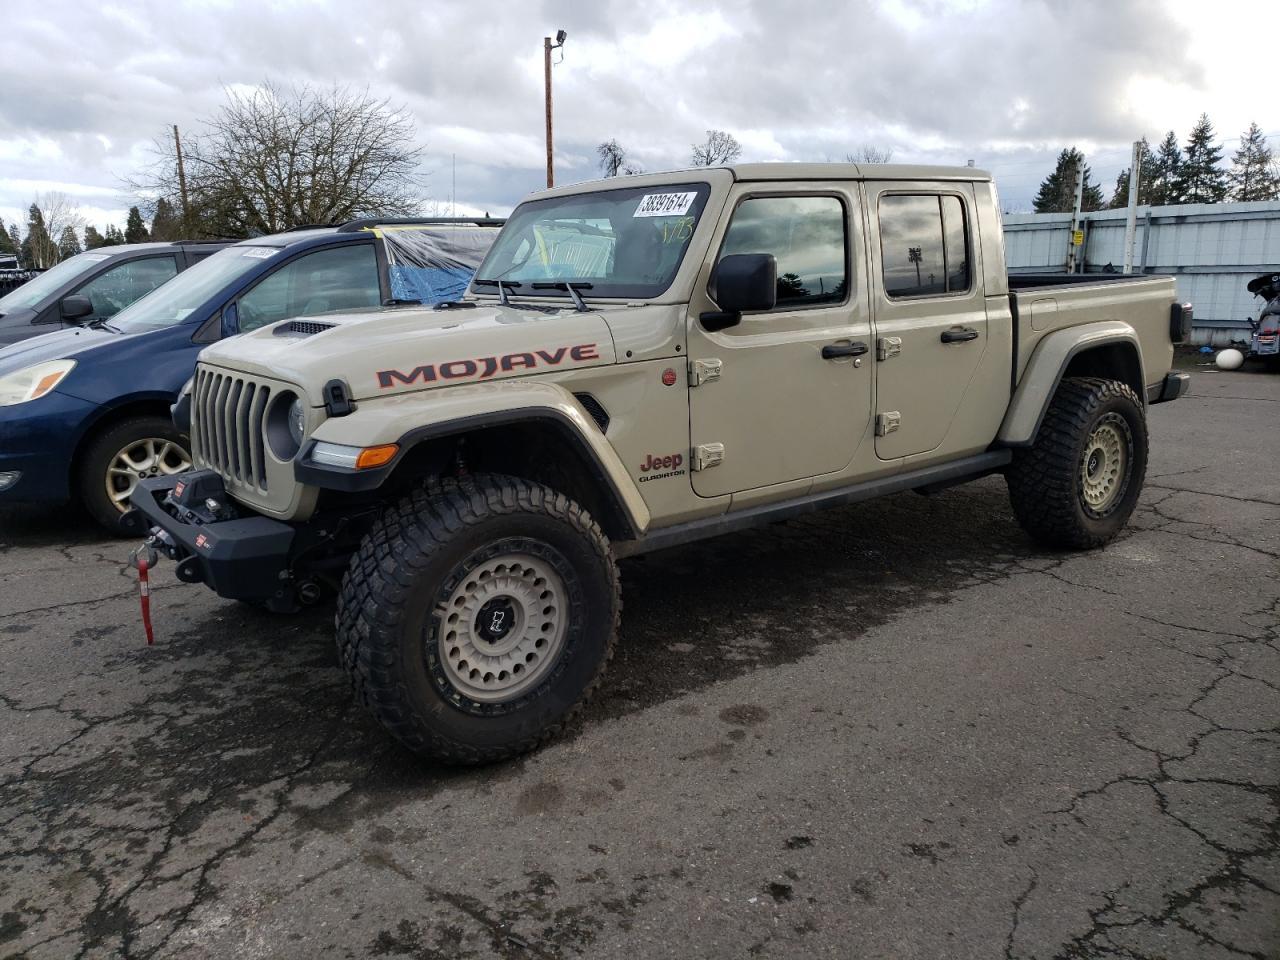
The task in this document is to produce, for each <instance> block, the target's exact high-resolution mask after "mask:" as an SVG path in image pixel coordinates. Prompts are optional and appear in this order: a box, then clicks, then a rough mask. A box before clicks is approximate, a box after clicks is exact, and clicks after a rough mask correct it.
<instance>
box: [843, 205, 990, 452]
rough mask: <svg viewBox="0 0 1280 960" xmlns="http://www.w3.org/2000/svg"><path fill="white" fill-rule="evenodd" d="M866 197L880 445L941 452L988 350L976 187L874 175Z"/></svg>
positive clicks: (880, 449) (884, 449)
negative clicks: (880, 179) (978, 252)
mask: <svg viewBox="0 0 1280 960" xmlns="http://www.w3.org/2000/svg"><path fill="white" fill-rule="evenodd" d="M867 206H868V210H869V212H870V218H869V219H870V220H871V222H872V224H873V225H874V227H875V228H874V229H872V231H871V235H872V238H873V241H872V251H873V258H874V261H875V267H874V268H873V269H872V271H871V273H872V275H873V279H872V301H873V303H874V308H875V322H876V338H877V340H876V344H877V358H878V359H877V362H876V455H877V456H878V457H879V458H880V459H882V460H894V459H897V458H899V457H906V456H911V455H912V454H923V453H928V452H930V451H936V453H937V454H938V455H939V456H941V455H943V454H945V453H947V452H949V450H948V448H947V445H946V442H945V438H946V437H947V435H948V432H949V431H950V430H951V427H952V423H953V421H955V419H956V417H957V414H958V413H959V412H960V411H961V410H962V407H963V402H964V398H965V395H966V393H967V392H968V391H969V390H970V386H971V381H972V380H973V379H974V375H975V373H976V372H977V370H978V367H979V364H980V363H981V361H982V357H983V354H984V353H985V352H986V350H987V339H988V338H987V312H986V302H985V300H984V299H983V290H982V282H981V277H982V275H981V272H980V271H979V269H978V264H977V262H976V250H977V243H976V241H975V239H974V238H975V237H976V231H975V218H974V197H973V188H972V186H971V185H969V184H967V183H946V184H944V183H940V184H937V185H930V184H922V183H903V184H895V183H892V182H879V183H873V182H868V183H867ZM990 387H991V385H990V384H984V385H982V386H981V387H980V388H979V389H990ZM962 432H963V431H957V433H962Z"/></svg>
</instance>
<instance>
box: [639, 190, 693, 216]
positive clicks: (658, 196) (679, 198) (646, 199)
mask: <svg viewBox="0 0 1280 960" xmlns="http://www.w3.org/2000/svg"><path fill="white" fill-rule="evenodd" d="M697 196H698V195H697V194H696V193H693V192H692V191H690V192H687V193H646V194H645V195H644V196H643V197H641V198H640V203H639V204H637V205H636V212H635V213H633V214H632V215H631V216H633V217H678V216H681V215H683V214H686V213H688V212H689V208H690V207H691V206H693V201H694V200H695V199H696V198H697Z"/></svg>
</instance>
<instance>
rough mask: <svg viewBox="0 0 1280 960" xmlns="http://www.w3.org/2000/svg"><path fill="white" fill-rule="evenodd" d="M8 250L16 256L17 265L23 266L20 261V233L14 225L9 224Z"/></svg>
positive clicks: (21, 260) (22, 261)
mask: <svg viewBox="0 0 1280 960" xmlns="http://www.w3.org/2000/svg"><path fill="white" fill-rule="evenodd" d="M9 249H10V250H12V251H13V252H14V253H16V254H17V255H18V262H19V263H23V264H25V262H26V261H24V260H23V259H22V233H21V231H19V230H18V225H17V224H16V223H11V224H9Z"/></svg>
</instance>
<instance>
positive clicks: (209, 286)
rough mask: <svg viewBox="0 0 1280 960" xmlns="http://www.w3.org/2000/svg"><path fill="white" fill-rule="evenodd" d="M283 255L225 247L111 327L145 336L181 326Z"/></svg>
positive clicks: (274, 249)
mask: <svg viewBox="0 0 1280 960" xmlns="http://www.w3.org/2000/svg"><path fill="white" fill-rule="evenodd" d="M280 252H281V251H280V248H279V247H253V246H243V245H240V244H237V245H236V246H234V247H225V248H224V249H222V250H219V251H218V252H217V253H215V254H214V255H213V256H211V257H209V258H208V259H206V260H204V261H202V262H201V263H197V264H196V265H195V266H193V267H190V268H188V269H186V270H184V271H183V272H182V273H180V274H178V276H177V277H175V278H174V279H173V280H170V281H169V282H168V283H166V284H165V285H164V286H163V287H159V288H157V289H156V290H154V291H152V292H151V293H149V294H147V295H146V296H145V297H143V298H142V299H141V300H138V301H137V302H135V303H133V304H131V305H130V306H127V307H125V308H124V309H123V310H121V311H120V312H119V313H117V314H116V315H115V316H114V317H112V318H111V325H112V326H113V327H117V328H119V329H120V330H121V331H123V332H124V333H142V332H144V331H146V330H159V329H160V328H162V327H170V326H173V325H174V324H175V323H181V322H182V321H183V320H186V319H187V317H189V316H190V315H191V314H192V313H194V312H195V311H196V310H199V309H200V308H201V307H203V306H204V305H205V303H206V302H207V301H208V299H209V298H210V297H212V296H213V295H214V294H215V293H217V292H218V291H220V290H221V289H222V288H223V287H225V286H227V285H228V284H229V283H231V282H232V281H233V280H235V279H236V278H237V277H240V276H243V275H244V274H246V273H248V272H249V271H251V270H253V269H255V268H256V267H260V266H261V265H262V261H263V260H268V259H270V258H272V257H275V256H278V255H279V254H280Z"/></svg>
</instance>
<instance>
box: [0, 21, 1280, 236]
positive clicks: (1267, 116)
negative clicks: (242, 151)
mask: <svg viewBox="0 0 1280 960" xmlns="http://www.w3.org/2000/svg"><path fill="white" fill-rule="evenodd" d="M9 6H11V7H15V9H12V10H10V9H8V8H6V11H5V18H6V19H5V26H4V28H3V31H2V32H0V90H3V91H4V96H3V97H2V98H0V215H3V216H4V217H5V219H6V221H11V220H12V218H13V217H15V216H21V217H22V218H23V219H25V212H24V211H25V208H26V205H27V204H28V203H29V202H30V199H31V197H30V194H31V193H32V192H34V191H35V190H36V189H38V187H37V185H38V184H58V185H59V186H58V189H61V190H63V192H66V193H68V194H69V195H72V196H76V197H78V198H81V199H82V202H83V203H84V204H85V205H86V207H87V205H89V204H90V203H92V204H93V216H92V218H105V217H108V216H111V217H117V218H118V219H117V220H116V221H115V222H117V223H120V222H122V220H123V215H124V213H123V211H124V209H125V208H126V207H127V205H128V200H127V198H126V197H125V196H124V194H123V189H124V187H123V184H124V182H125V180H126V179H127V178H128V177H129V176H130V175H132V174H134V173H135V172H137V171H138V170H139V168H140V167H141V166H142V165H143V164H144V163H146V161H147V159H148V145H149V143H150V141H151V140H152V138H154V137H157V136H166V135H167V134H168V130H169V128H170V125H172V124H174V123H177V124H179V125H180V126H181V127H182V128H183V129H184V130H191V131H192V132H194V129H195V127H196V124H197V121H198V119H199V118H200V117H203V116H208V115H209V114H210V113H211V112H212V111H213V110H214V109H216V107H217V105H218V104H219V103H220V102H221V101H222V98H223V96H224V93H223V91H224V89H231V90H249V89H253V88H254V87H256V86H257V85H258V84H260V83H261V82H262V81H263V80H264V79H266V78H268V77H270V78H271V79H273V80H276V81H279V82H284V83H290V82H299V83H303V82H306V83H313V84H317V85H322V86H327V85H329V84H330V83H348V84H353V85H356V86H360V87H364V86H366V85H367V86H368V87H369V88H370V89H371V91H372V92H373V93H374V94H376V95H378V96H386V97H388V98H390V99H391V100H392V101H393V102H394V103H397V104H399V103H403V104H404V105H406V106H407V107H408V108H409V110H410V111H411V112H412V114H413V115H414V117H415V118H416V120H417V125H418V134H419V139H420V141H421V143H422V145H423V146H424V150H425V153H424V163H423V168H424V171H425V172H427V173H428V174H429V179H428V186H427V188H426V190H425V197H426V199H428V200H434V201H435V202H436V203H437V204H439V203H441V202H447V201H448V200H449V198H450V197H451V196H453V194H454V189H453V170H454V165H455V163H456V171H457V189H456V196H457V201H458V204H459V209H461V208H462V207H463V206H464V205H465V207H466V208H467V210H468V212H469V213H470V212H483V211H485V210H489V211H490V212H495V213H496V212H505V211H506V210H509V209H510V207H511V206H512V205H513V204H514V203H516V202H517V201H518V200H519V198H520V197H521V196H523V195H524V194H526V193H527V192H529V191H530V190H534V189H537V188H538V187H539V186H541V185H542V183H543V163H544V155H543V140H542V102H543V101H542V37H543V36H544V35H548V34H554V32H555V30H556V29H557V28H563V29H565V30H567V31H568V35H569V37H568V42H567V43H566V45H565V48H564V50H563V62H562V63H560V64H559V65H557V66H556V67H555V68H554V79H555V104H556V139H557V169H558V173H559V179H560V180H561V182H567V181H571V180H581V179H587V178H590V177H594V176H595V175H596V172H597V171H596V164H595V155H594V148H595V145H596V144H598V143H599V142H601V141H602V140H606V139H609V138H613V137H616V138H617V139H618V140H619V141H620V142H621V143H622V144H623V145H624V146H625V147H626V148H628V149H629V151H630V152H631V154H632V155H633V156H634V157H635V158H636V159H637V160H638V161H639V162H640V163H642V164H643V165H644V167H645V168H646V169H648V170H660V169H664V168H668V167H678V166H683V165H685V164H686V163H687V161H688V157H689V148H690V144H691V143H693V142H695V141H699V140H701V139H702V137H703V136H704V132H705V130H707V129H708V128H712V127H718V128H723V129H727V130H730V131H731V132H733V133H734V134H735V135H736V136H737V137H738V139H739V141H740V142H741V143H742V144H743V147H744V154H743V159H744V160H772V159H778V160H801V159H809V160H817V159H824V158H828V157H829V158H832V159H838V158H840V157H843V156H844V154H845V153H846V152H848V151H849V150H851V149H854V148H856V147H857V146H859V145H860V144H864V143H869V144H873V145H877V146H881V147H890V148H892V149H893V151H894V155H895V159H897V160H903V161H911V160H920V161H924V162H944V163H964V162H965V161H966V160H968V159H974V160H975V161H976V163H977V165H978V166H983V167H986V168H988V169H992V170H993V171H994V172H995V173H996V175H997V177H998V179H999V182H1000V187H1001V192H1002V196H1003V197H1004V199H1005V200H1006V201H1008V202H1009V203H1011V204H1013V205H1025V204H1027V203H1029V198H1030V196H1031V194H1033V193H1034V190H1035V186H1036V184H1037V183H1038V182H1039V180H1040V179H1041V178H1042V177H1043V176H1044V175H1045V174H1046V173H1047V172H1048V170H1049V168H1050V167H1051V165H1052V161H1053V158H1054V157H1055V156H1056V154H1057V153H1058V151H1059V150H1060V149H1062V148H1063V147H1065V146H1069V145H1072V144H1081V145H1085V144H1087V145H1088V152H1089V159H1090V162H1091V164H1092V165H1093V169H1094V174H1095V176H1096V177H1097V179H1098V180H1100V181H1101V182H1102V183H1104V184H1109V183H1110V182H1111V181H1112V180H1113V179H1114V176H1115V173H1116V172H1117V171H1118V170H1119V169H1120V168H1121V167H1123V166H1125V165H1126V163H1127V158H1128V144H1129V142H1130V141H1132V140H1133V139H1134V138H1135V137H1138V136H1142V135H1146V136H1148V137H1150V138H1152V139H1156V138H1158V137H1159V136H1161V135H1162V134H1163V132H1164V131H1165V130H1167V129H1169V128H1170V127H1172V128H1174V129H1175V130H1177V132H1178V135H1179V137H1185V135H1186V133H1187V131H1188V130H1189V128H1190V126H1191V124H1192V123H1193V122H1194V120H1195V118H1196V117H1197V116H1198V115H1199V113H1200V112H1201V111H1207V112H1208V113H1209V114H1210V116H1211V117H1212V118H1213V120H1214V122H1215V124H1216V126H1217V130H1218V133H1219V135H1220V137H1221V138H1222V139H1223V140H1228V139H1230V140H1234V137H1235V136H1236V135H1237V134H1238V132H1239V131H1240V130H1243V129H1244V127H1245V126H1247V124H1248V122H1249V121H1250V120H1254V119H1256V120H1258V122H1259V123H1260V124H1262V125H1263V128H1264V129H1265V130H1267V131H1269V132H1274V131H1280V117H1277V116H1276V115H1275V110H1276V107H1275V100H1274V89H1275V83H1274V78H1273V71H1274V66H1273V65H1272V63H1271V61H1272V59H1273V58H1269V57H1267V56H1266V55H1265V50H1263V49H1262V48H1248V47H1246V46H1245V45H1243V44H1242V42H1241V37H1240V33H1239V30H1240V23H1241V22H1247V21H1249V20H1251V19H1253V20H1257V19H1259V18H1261V15H1262V14H1263V13H1264V12H1265V9H1264V8H1263V7H1262V5H1261V4H1259V5H1258V6H1257V8H1256V9H1255V11H1254V13H1253V14H1249V13H1247V12H1244V11H1236V12H1235V13H1233V14H1232V15H1230V16H1227V15H1213V16H1206V15H1205V12H1204V8H1203V5H1202V4H1199V3H1196V2H1193V0H1163V2H1157V0H1126V2H1125V3H1120V4H1116V3H1110V2H1105V0H1078V2H1076V3H1073V4H1047V3H1030V2H1022V0H911V2H906V0H901V2H899V0H893V2H890V3H884V4H878V3H873V2H871V0H854V2H848V3H842V4H833V3H831V2H829V0H789V2H787V3H785V4H783V3H777V2H776V0H739V2H737V3H734V4H732V5H730V4H727V3H720V2H717V3H711V2H679V3H677V2H676V0H651V2H650V3H647V4H644V5H636V4H634V3H630V2H623V0H569V2H560V3H557V4H555V5H554V6H552V5H550V4H520V5H513V4H506V3H499V2H497V0H467V2H464V0H436V2H434V3H432V4H430V5H429V7H423V6H422V5H421V4H419V3H412V2H410V0H386V2H379V3H377V4H366V5H363V6H360V7H359V8H355V7H353V6H352V5H351V4H349V3H342V2H339V0H320V2H315V3H296V2H281V3H262V2H260V0H252V2H250V0H218V2H203V3H182V2H175V0H135V2H131V3H130V4H128V5H110V4H106V5H104V4H96V5H93V4H85V3H83V2H80V0H42V3H40V4H39V5H35V4H10V5H9ZM86 38H92V43H91V46H92V55H86V53H85V49H86V43H87V40H86ZM1278 139H1280V135H1278ZM92 218H91V219H92ZM103 225H104V224H103V223H99V226H100V227H101V226H103Z"/></svg>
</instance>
